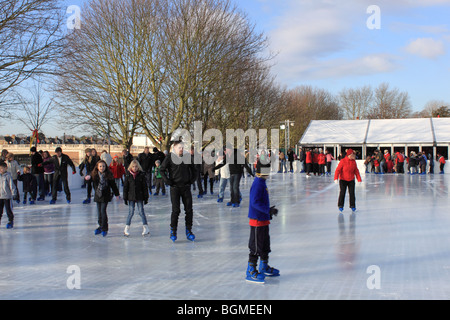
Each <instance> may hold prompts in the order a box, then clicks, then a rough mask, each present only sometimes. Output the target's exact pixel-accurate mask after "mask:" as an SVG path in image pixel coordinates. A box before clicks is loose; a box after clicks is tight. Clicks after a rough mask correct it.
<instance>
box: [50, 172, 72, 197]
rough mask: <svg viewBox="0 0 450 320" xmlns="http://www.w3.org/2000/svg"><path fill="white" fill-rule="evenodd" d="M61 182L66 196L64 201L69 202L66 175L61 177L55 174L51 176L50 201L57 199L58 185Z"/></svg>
mask: <svg viewBox="0 0 450 320" xmlns="http://www.w3.org/2000/svg"><path fill="white" fill-rule="evenodd" d="M60 181H62V184H63V187H64V193H65V194H66V200H69V201H70V200H71V196H70V189H69V182H68V176H67V174H65V175H61V174H60V173H55V175H54V176H53V188H52V200H55V201H56V199H57V197H58V184H59V182H60Z"/></svg>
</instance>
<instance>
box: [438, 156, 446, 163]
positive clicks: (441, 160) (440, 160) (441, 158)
mask: <svg viewBox="0 0 450 320" xmlns="http://www.w3.org/2000/svg"><path fill="white" fill-rule="evenodd" d="M439 163H442V164H444V163H445V158H444V157H443V156H441V157H440V158H439Z"/></svg>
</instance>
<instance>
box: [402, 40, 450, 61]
mask: <svg viewBox="0 0 450 320" xmlns="http://www.w3.org/2000/svg"><path fill="white" fill-rule="evenodd" d="M405 50H406V52H408V53H410V54H413V55H417V56H419V57H422V58H427V59H436V58H438V57H439V56H442V55H445V53H446V52H445V45H444V43H443V42H442V41H440V40H435V39H433V38H418V39H416V40H414V41H412V42H411V43H410V44H408V45H407V46H406V47H405Z"/></svg>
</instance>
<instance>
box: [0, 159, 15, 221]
mask: <svg viewBox="0 0 450 320" xmlns="http://www.w3.org/2000/svg"><path fill="white" fill-rule="evenodd" d="M7 170H8V165H7V164H6V163H5V162H0V219H1V218H2V216H3V207H5V208H6V214H7V215H8V220H9V221H8V223H7V224H6V229H12V228H13V224H14V214H13V210H12V199H13V198H14V197H16V196H17V188H16V185H15V184H14V182H13V179H12V177H11V174H10V173H9V172H7Z"/></svg>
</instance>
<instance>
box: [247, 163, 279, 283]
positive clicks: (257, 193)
mask: <svg viewBox="0 0 450 320" xmlns="http://www.w3.org/2000/svg"><path fill="white" fill-rule="evenodd" d="M269 174H270V163H269V164H262V163H261V162H260V161H258V163H257V165H256V177H255V180H254V181H253V184H252V187H251V189H250V204H249V210H248V217H249V219H250V223H249V224H250V238H249V242H248V247H249V249H250V254H249V259H248V267H247V274H246V275H247V277H246V280H247V281H249V282H256V283H264V279H265V277H266V276H269V277H276V276H279V275H280V271H279V270H277V269H275V268H272V267H270V266H269V265H268V261H269V253H270V235H269V224H270V220H272V217H273V216H274V215H275V216H276V215H277V214H278V209H276V208H275V206H273V207H270V201H269V192H268V191H267V185H266V179H267V177H268V176H269ZM258 257H259V258H260V260H261V261H260V265H259V270H257V268H256V266H257V264H258Z"/></svg>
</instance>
